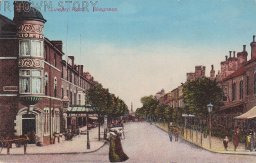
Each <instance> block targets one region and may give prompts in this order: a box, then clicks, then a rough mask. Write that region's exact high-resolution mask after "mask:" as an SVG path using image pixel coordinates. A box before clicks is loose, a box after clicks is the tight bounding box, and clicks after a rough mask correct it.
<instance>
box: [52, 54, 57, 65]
mask: <svg viewBox="0 0 256 163" xmlns="http://www.w3.org/2000/svg"><path fill="white" fill-rule="evenodd" d="M53 64H54V66H55V67H57V54H56V53H54V60H53Z"/></svg>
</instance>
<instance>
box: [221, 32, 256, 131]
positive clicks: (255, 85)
mask: <svg viewBox="0 0 256 163" xmlns="http://www.w3.org/2000/svg"><path fill="white" fill-rule="evenodd" d="M250 45H251V58H250V59H249V60H247V57H248V53H247V51H246V45H244V46H243V50H242V51H241V52H238V53H237V55H236V54H235V52H233V56H231V55H232V52H231V51H230V55H229V57H228V56H226V59H225V61H223V62H221V72H220V73H219V74H218V75H217V79H218V80H219V82H220V83H221V86H222V88H223V92H224V97H223V102H224V106H222V107H221V108H220V110H219V111H218V114H217V116H218V117H217V121H218V122H222V123H224V124H223V125H224V126H226V127H228V128H233V127H234V125H235V122H236V121H234V117H236V116H238V115H241V114H243V113H245V112H247V111H249V110H250V109H252V108H253V107H254V106H255V105H256V97H255V95H256V71H255V70H256V42H255V36H253V41H252V42H251V44H250ZM251 116H253V115H251ZM241 122H242V121H237V123H241ZM237 125H239V124H237ZM240 125H242V124H240Z"/></svg>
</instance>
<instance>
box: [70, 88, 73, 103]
mask: <svg viewBox="0 0 256 163" xmlns="http://www.w3.org/2000/svg"><path fill="white" fill-rule="evenodd" d="M70 105H73V93H72V91H70Z"/></svg>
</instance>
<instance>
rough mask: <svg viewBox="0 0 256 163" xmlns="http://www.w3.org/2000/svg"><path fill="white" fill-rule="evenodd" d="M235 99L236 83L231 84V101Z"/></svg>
mask: <svg viewBox="0 0 256 163" xmlns="http://www.w3.org/2000/svg"><path fill="white" fill-rule="evenodd" d="M235 99H236V83H233V84H232V101H234V100H235Z"/></svg>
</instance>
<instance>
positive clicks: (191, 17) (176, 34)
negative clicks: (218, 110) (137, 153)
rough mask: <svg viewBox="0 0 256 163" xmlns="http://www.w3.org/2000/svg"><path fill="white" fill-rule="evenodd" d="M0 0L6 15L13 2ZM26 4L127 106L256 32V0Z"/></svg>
mask: <svg viewBox="0 0 256 163" xmlns="http://www.w3.org/2000/svg"><path fill="white" fill-rule="evenodd" d="M1 1H2V2H1V6H0V13H1V14H3V15H5V16H7V17H9V18H11V19H12V17H13V12H12V11H13V9H12V3H13V1H12V0H1ZM8 2H9V4H10V5H11V7H10V9H9V8H8ZM32 3H33V4H34V5H37V8H38V9H40V11H41V12H42V14H43V16H44V18H45V19H46V20H47V22H46V23H45V28H44V33H45V36H46V37H47V38H49V39H50V40H62V41H63V44H64V47H63V51H64V52H65V54H66V55H73V56H75V62H76V63H77V64H83V65H85V69H86V71H89V72H90V73H91V74H92V75H93V76H94V78H95V80H97V81H99V82H100V83H102V84H103V86H104V87H105V88H109V90H110V92H111V93H114V94H115V95H116V96H119V97H120V98H121V99H123V100H124V101H125V102H126V104H127V105H128V106H130V105H131V102H132V103H133V106H134V109H136V108H138V107H141V103H140V98H141V97H143V96H147V95H154V94H155V93H156V92H158V91H160V90H161V89H164V90H165V91H166V92H169V91H171V90H172V89H174V88H176V87H177V86H179V85H180V83H182V82H184V81H185V80H186V73H187V72H193V71H194V67H195V66H196V65H204V66H206V75H207V76H209V71H210V66H211V65H212V64H213V65H214V66H215V70H216V72H217V71H218V70H219V69H220V62H221V61H223V60H224V59H225V55H228V51H230V50H232V51H242V45H247V51H248V53H249V54H250V42H251V41H252V36H253V35H254V34H256V28H255V27H256V21H255V14H256V0H90V1H88V0H83V1H82V0H70V1H66V0H54V1H53V0H52V1H50V0H45V1H43V0H33V1H32ZM60 6H62V7H64V8H65V11H64V10H62V11H61V10H58V9H60ZM79 6H80V8H82V7H84V9H85V10H84V11H81V10H77V9H78V8H79ZM74 7H75V8H74ZM74 9H76V10H74ZM104 10H105V11H104ZM106 10H107V11H106ZM103 11H104V12H103ZM249 58H250V55H249Z"/></svg>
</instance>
